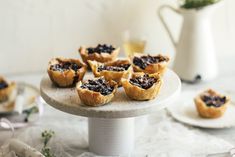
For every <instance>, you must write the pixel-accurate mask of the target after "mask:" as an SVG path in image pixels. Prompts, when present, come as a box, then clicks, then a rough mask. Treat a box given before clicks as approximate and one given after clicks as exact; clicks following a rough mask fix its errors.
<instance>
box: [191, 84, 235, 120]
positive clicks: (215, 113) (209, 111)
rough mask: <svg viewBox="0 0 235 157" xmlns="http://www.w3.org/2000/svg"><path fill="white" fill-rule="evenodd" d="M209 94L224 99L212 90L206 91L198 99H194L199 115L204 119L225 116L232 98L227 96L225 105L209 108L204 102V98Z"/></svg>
mask: <svg viewBox="0 0 235 157" xmlns="http://www.w3.org/2000/svg"><path fill="white" fill-rule="evenodd" d="M205 93H208V94H210V95H217V96H220V97H223V95H220V94H219V93H217V92H215V91H214V90H212V89H208V90H206V91H204V92H203V93H201V94H199V95H198V96H197V97H195V98H194V103H195V105H196V108H197V111H198V114H199V115H200V116H201V117H202V118H219V117H221V116H223V115H224V113H225V111H226V109H227V106H228V105H229V103H230V98H229V97H227V96H226V101H225V103H224V104H223V105H222V106H220V107H214V106H207V105H206V103H205V102H204V101H203V100H202V98H201V97H202V96H203V95H204V94H205Z"/></svg>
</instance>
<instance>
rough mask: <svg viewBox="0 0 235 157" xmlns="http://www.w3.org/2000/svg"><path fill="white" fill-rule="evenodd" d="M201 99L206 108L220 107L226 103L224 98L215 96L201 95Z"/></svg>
mask: <svg viewBox="0 0 235 157" xmlns="http://www.w3.org/2000/svg"><path fill="white" fill-rule="evenodd" d="M201 99H202V100H203V101H204V102H205V104H206V105H207V106H208V107H211V106H213V107H221V106H222V105H224V104H225V102H226V97H225V96H223V97H221V96H216V95H209V94H206V95H203V96H201Z"/></svg>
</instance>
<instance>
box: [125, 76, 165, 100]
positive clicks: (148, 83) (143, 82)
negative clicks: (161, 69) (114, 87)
mask: <svg viewBox="0 0 235 157" xmlns="http://www.w3.org/2000/svg"><path fill="white" fill-rule="evenodd" d="M161 85H162V80H161V78H160V76H159V74H157V73H155V74H146V73H133V74H132V77H131V78H129V79H123V80H122V86H123V88H124V90H125V93H126V95H127V96H128V97H129V98H131V99H133V100H150V99H154V98H155V97H156V96H157V94H158V93H159V91H160V88H161Z"/></svg>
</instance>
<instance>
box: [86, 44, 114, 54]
mask: <svg viewBox="0 0 235 157" xmlns="http://www.w3.org/2000/svg"><path fill="white" fill-rule="evenodd" d="M113 50H115V48H114V47H113V46H112V45H106V44H103V45H102V44H98V45H97V46H96V47H89V48H87V52H88V54H93V53H99V54H101V53H109V54H111V53H112V52H113Z"/></svg>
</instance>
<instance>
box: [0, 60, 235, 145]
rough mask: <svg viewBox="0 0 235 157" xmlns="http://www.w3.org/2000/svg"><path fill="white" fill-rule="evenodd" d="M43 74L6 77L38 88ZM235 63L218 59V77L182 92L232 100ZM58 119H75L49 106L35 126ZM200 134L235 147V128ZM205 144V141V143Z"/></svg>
mask: <svg viewBox="0 0 235 157" xmlns="http://www.w3.org/2000/svg"><path fill="white" fill-rule="evenodd" d="M43 75H44V73H33V74H22V75H15V76H14V75H11V76H8V78H9V79H11V80H16V81H25V82H28V83H31V84H33V85H35V86H37V87H38V88H39V85H40V80H41V78H42V77H43ZM234 81H235V62H234V57H226V58H219V76H218V77H217V78H216V79H215V80H213V81H210V82H203V83H200V84H184V83H183V85H182V90H188V89H190V90H194V89H195V90H200V89H206V88H218V89H223V90H224V91H226V92H228V93H231V95H232V96H231V97H232V99H234V98H235V97H234V96H235V83H234ZM60 117H63V118H64V117H66V119H64V120H63V121H61V123H62V122H65V120H66V121H71V122H70V123H71V124H72V122H73V119H74V118H75V117H76V116H74V115H69V114H65V113H63V112H61V111H58V110H56V109H53V108H52V107H50V106H48V105H47V106H46V108H45V115H44V116H43V117H42V118H41V120H40V121H39V122H38V123H37V125H40V126H50V125H52V124H58V125H63V124H60V123H58V120H60V119H59V118H60ZM25 129H27V128H22V129H19V130H16V135H17V134H20V133H22V132H24V131H25ZM199 129H200V131H201V132H204V133H206V134H210V135H212V136H215V137H218V138H221V139H224V140H225V141H227V142H229V143H231V144H232V145H235V134H234V132H235V127H233V128H227V129H201V128H199ZM8 134H9V132H8V131H2V130H1V132H0V144H2V143H3V141H4V140H5V139H6V138H7V137H8ZM205 142H206V141H205Z"/></svg>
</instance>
